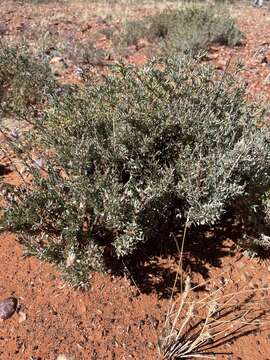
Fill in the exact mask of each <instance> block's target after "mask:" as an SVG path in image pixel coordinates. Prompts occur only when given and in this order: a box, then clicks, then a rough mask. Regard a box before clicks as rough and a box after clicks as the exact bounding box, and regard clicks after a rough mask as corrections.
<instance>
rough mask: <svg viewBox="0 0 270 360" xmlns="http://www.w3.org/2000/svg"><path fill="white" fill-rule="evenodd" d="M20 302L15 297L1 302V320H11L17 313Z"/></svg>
mask: <svg viewBox="0 0 270 360" xmlns="http://www.w3.org/2000/svg"><path fill="white" fill-rule="evenodd" d="M17 304H18V301H17V299H16V298H14V297H9V298H6V299H5V300H3V301H1V302H0V318H1V319H2V320H7V319H9V318H10V317H11V316H12V315H13V314H14V313H15V311H16V308H17Z"/></svg>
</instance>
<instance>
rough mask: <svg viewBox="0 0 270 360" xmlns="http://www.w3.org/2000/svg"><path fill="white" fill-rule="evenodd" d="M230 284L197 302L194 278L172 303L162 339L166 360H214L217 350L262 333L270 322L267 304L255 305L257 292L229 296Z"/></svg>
mask: <svg viewBox="0 0 270 360" xmlns="http://www.w3.org/2000/svg"><path fill="white" fill-rule="evenodd" d="M226 284H227V283H225V284H224V286H221V287H220V288H218V289H217V290H214V291H212V292H210V293H209V294H208V295H206V296H205V297H203V298H200V299H196V298H194V290H196V288H197V286H196V287H193V288H192V286H191V282H190V278H189V277H187V279H186V281H185V286H184V291H183V293H182V295H181V296H180V297H179V299H177V300H176V301H172V302H171V305H170V308H169V310H168V313H167V314H166V320H165V323H164V326H163V329H162V333H161V336H160V338H159V344H158V345H159V346H158V348H159V354H160V356H161V357H162V358H163V359H167V360H176V359H191V358H200V359H201V358H205V359H214V358H215V354H216V351H217V348H218V347H219V346H221V345H223V344H225V343H228V342H231V341H234V340H236V339H237V338H239V337H242V336H244V335H248V334H250V333H253V332H256V331H258V330H259V329H260V328H261V326H262V325H264V324H265V323H266V322H267V320H266V315H267V311H266V310H265V309H264V307H263V303H256V302H255V301H253V298H254V296H255V291H262V290H264V291H267V289H265V288H264V289H256V290H253V289H248V288H243V289H242V290H239V291H237V292H235V293H227V294H226V287H227V286H226Z"/></svg>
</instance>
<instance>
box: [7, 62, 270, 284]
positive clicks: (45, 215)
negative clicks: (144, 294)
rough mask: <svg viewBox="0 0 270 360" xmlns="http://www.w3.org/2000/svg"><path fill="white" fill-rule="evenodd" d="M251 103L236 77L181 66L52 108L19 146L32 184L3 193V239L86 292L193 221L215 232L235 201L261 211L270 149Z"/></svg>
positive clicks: (95, 86) (117, 76) (60, 100)
mask: <svg viewBox="0 0 270 360" xmlns="http://www.w3.org/2000/svg"><path fill="white" fill-rule="evenodd" d="M0 73H2V72H0ZM245 98H246V96H245V89H244V87H242V86H241V85H239V83H238V81H236V80H234V78H233V77H232V76H230V75H226V74H225V75H223V77H222V78H220V79H219V78H218V76H217V74H216V73H215V71H214V70H213V69H212V68H211V67H203V66H201V65H200V64H199V63H198V62H197V61H194V60H189V59H188V58H182V59H180V58H179V57H177V58H171V59H166V60H162V61H157V62H153V63H150V64H148V65H146V66H145V67H143V68H142V69H137V68H136V67H133V66H128V67H124V66H118V67H117V68H116V69H115V72H114V73H113V74H111V75H110V76H107V77H105V78H104V79H103V80H102V81H98V82H94V81H91V82H89V83H87V84H86V86H85V88H83V89H77V91H76V92H75V91H73V92H71V93H69V94H66V95H63V96H61V97H59V96H56V95H54V96H52V98H51V100H50V104H49V106H48V107H47V109H46V110H45V111H44V113H43V116H42V117H40V116H39V117H34V118H33V119H32V120H31V122H32V130H31V131H30V132H29V133H28V134H27V136H28V137H27V138H25V139H24V141H23V142H22V143H20V144H19V145H16V146H14V148H15V150H16V148H19V150H20V154H19V155H20V157H21V158H23V159H24V161H25V164H26V167H27V169H28V171H29V173H31V174H32V177H33V180H32V185H31V186H28V185H26V186H21V187H9V188H6V189H5V193H6V197H7V199H8V201H9V206H8V207H7V208H6V209H5V211H4V217H3V218H2V220H1V221H2V225H1V228H2V229H10V230H14V231H16V232H18V233H19V234H20V239H21V241H23V243H24V244H25V245H26V246H27V248H28V251H29V253H30V254H36V255H38V256H40V257H41V258H43V259H47V260H50V261H54V262H56V263H58V264H59V266H60V268H61V269H62V270H63V272H64V274H65V277H66V278H67V279H69V281H71V282H72V284H74V285H76V286H84V285H85V284H86V283H87V279H88V274H89V271H90V270H92V269H100V270H106V269H108V267H109V262H108V261H109V260H110V259H111V258H122V257H125V256H129V255H130V254H131V253H132V252H133V251H134V250H135V249H137V248H138V246H143V244H144V243H145V242H147V241H148V240H151V239H155V241H160V231H161V230H162V229H164V228H165V229H166V227H169V226H170V225H171V224H172V223H174V224H175V225H176V226H178V227H179V228H181V226H182V224H183V222H185V221H186V218H187V214H188V218H189V221H190V222H191V223H192V224H196V225H200V224H215V222H217V221H218V220H219V219H220V217H221V216H222V215H223V214H224V213H226V210H227V209H228V208H229V207H232V206H234V203H235V201H236V199H243V200H244V201H246V207H247V208H249V207H251V206H253V205H254V204H253V203H250V202H249V201H248V199H249V197H248V196H247V195H248V194H249V193H253V192H254V189H255V188H256V193H258V194H262V192H263V191H264V190H265V188H266V187H267V186H269V180H270V171H269V169H270V167H269V163H270V159H269V150H270V149H269V147H270V145H269V144H270V142H269V129H268V128H267V127H258V126H257V124H258V123H262V122H263V119H264V110H263V109H262V110H261V109H260V108H259V107H258V106H256V105H254V104H248V103H247V102H246V99H245ZM29 144H31V148H33V149H37V151H38V154H39V156H42V159H41V158H39V159H38V160H37V161H35V162H34V161H33V160H32V159H31V154H30V153H29V150H28V149H29ZM11 145H12V144H11ZM40 154H41V155H40Z"/></svg>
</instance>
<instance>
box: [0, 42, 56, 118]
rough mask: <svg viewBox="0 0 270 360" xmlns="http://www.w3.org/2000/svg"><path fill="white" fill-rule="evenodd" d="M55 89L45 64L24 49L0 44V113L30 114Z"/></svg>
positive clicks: (20, 115)
mask: <svg viewBox="0 0 270 360" xmlns="http://www.w3.org/2000/svg"><path fill="white" fill-rule="evenodd" d="M55 87H56V86H55V82H54V80H53V76H52V73H51V70H50V67H49V65H48V64H47V63H45V62H41V61H38V59H35V58H34V57H33V56H31V54H30V53H29V51H28V50H27V49H19V48H15V47H14V48H13V47H7V46H6V45H4V44H0V112H2V113H3V114H5V113H8V114H10V113H12V114H13V115H14V114H17V115H19V117H25V116H29V114H30V112H31V113H32V115H33V113H36V112H37V110H38V107H42V106H43V105H44V103H45V102H46V100H47V95H48V94H49V93H51V92H52V91H53V89H55ZM32 115H31V116H32ZM29 119H30V118H29Z"/></svg>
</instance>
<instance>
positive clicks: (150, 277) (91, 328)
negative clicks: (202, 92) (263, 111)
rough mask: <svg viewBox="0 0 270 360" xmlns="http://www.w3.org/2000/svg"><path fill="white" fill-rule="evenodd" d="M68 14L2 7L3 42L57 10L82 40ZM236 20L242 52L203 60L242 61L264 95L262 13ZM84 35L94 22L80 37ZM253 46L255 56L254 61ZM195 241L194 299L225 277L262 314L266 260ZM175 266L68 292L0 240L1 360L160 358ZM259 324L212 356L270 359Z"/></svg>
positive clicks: (44, 268) (265, 24)
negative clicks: (13, 303)
mask: <svg viewBox="0 0 270 360" xmlns="http://www.w3.org/2000/svg"><path fill="white" fill-rule="evenodd" d="M1 6H2V5H1ZM77 6H79V5H77ZM74 7H75V8H76V5H73V6H72V7H69V6H68V5H66V6H65V10H63V7H61V6H53V5H50V4H48V5H43V6H34V5H32V6H30V5H24V6H23V5H14V4H11V3H8V4H7V6H6V7H5V6H4V7H2V8H1V9H0V15H1V17H0V20H1V22H4V23H5V24H6V25H7V28H8V35H7V36H8V37H10V39H11V38H12V36H13V37H16V34H17V32H18V31H21V30H20V29H21V28H22V27H27V24H29V23H30V22H33V21H37V22H38V21H39V19H40V17H41V16H43V17H44V18H46V16H47V17H50V16H53V17H54V18H57V19H58V20H57V21H58V23H59V25H57V26H59V27H63V26H64V25H63V24H64V20H63V11H65V12H67V15H68V18H69V22H67V21H66V23H65V26H66V27H68V28H72V27H73V26H75V27H76V31H77V33H78V34H79V35H78V36H79V37H80V36H81V35H82V34H83V32H84V33H85V30H84V31H83V29H84V28H83V26H85V24H87V23H88V22H89V23H91V24H92V23H93V19H92V18H91V21H90V20H89V21H88V19H87V18H84V19H83V21H79V20H78V19H79V18H80V17H79V16H78V13H79V10H78V11H77V12H76V11H74ZM78 9H81V8H78ZM148 12H149V9H148V8H142V10H141V12H140V11H139V10H138V9H137V8H135V10H134V13H135V14H137V13H138V14H141V13H143V14H144V13H148ZM48 14H49V15H48ZM72 14H75V15H72ZM76 14H77V15H76ZM235 14H236V15H237V18H238V22H239V24H240V26H241V28H242V30H243V31H244V32H245V33H246V37H247V38H246V45H245V46H243V47H239V48H235V49H228V48H225V47H221V48H213V49H212V51H211V54H210V58H211V57H212V61H213V62H214V63H215V64H216V65H217V66H218V67H220V68H224V66H225V64H226V61H227V60H228V59H229V58H230V57H231V56H233V57H235V58H237V57H241V58H242V60H243V62H244V64H245V67H246V69H245V73H244V80H248V81H249V84H248V86H249V89H250V92H251V93H252V94H255V93H256V92H257V91H258V94H262V95H264V96H266V97H270V80H269V81H268V80H267V78H268V76H270V75H269V74H270V32H269V26H270V12H269V11H268V10H266V9H260V10H258V9H253V8H251V7H248V6H246V7H243V8H237V9H236V10H235ZM60 15H61V16H60ZM60 17H61V19H60V20H59V18H60ZM93 26H94V25H93ZM91 28H92V25H91V26H89V27H88V28H87V31H90V30H91ZM268 44H269V49H268ZM258 49H261V53H260V54H257V55H256V51H257V50H258ZM262 53H263V54H262ZM144 54H145V53H144V49H142V50H139V51H138V52H137V53H136V54H134V55H133V56H132V58H131V59H130V60H131V61H133V62H136V63H139V64H141V63H142V62H143V61H144V59H145V55H144ZM3 162H5V164H8V163H9V160H8V159H7V158H5V159H3V158H2V159H1V163H3ZM0 181H5V182H9V183H10V182H12V183H16V182H17V181H18V178H17V176H16V174H15V173H14V172H10V173H5V174H2V175H1V177H0ZM2 204H3V202H2ZM201 241H203V242H201V245H198V248H196V253H194V252H193V253H192V254H188V253H187V254H186V257H185V258H184V264H185V270H186V272H189V273H191V274H192V281H193V282H195V283H199V282H202V281H204V280H205V279H210V285H209V286H206V288H205V289H204V290H202V291H200V292H198V296H204V295H205V294H207V293H209V291H211V289H215V286H219V283H218V282H219V281H220V280H219V279H220V274H221V273H223V277H224V278H225V280H226V281H228V286H227V288H226V292H228V293H229V292H234V291H237V290H239V288H241V287H242V286H245V287H246V288H248V289H259V290H257V291H256V292H255V293H254V294H255V295H254V299H253V300H252V301H253V302H254V301H259V302H260V303H261V304H263V307H265V308H266V309H267V308H270V297H269V296H270V292H269V291H268V289H267V288H268V287H269V286H270V267H269V262H268V261H264V262H258V261H257V260H256V259H250V258H247V257H245V256H243V254H242V253H241V252H240V250H239V249H238V247H237V246H236V245H235V242H234V238H233V235H230V234H228V233H225V232H223V234H222V235H220V236H218V235H216V234H214V233H212V234H211V233H210V235H209V236H207V237H205V238H204V239H201ZM178 261H179V257H178V255H177V254H176V255H175V254H172V255H170V256H169V255H167V256H165V255H160V256H154V257H152V258H151V259H149V260H148V261H145V262H144V264H142V266H141V268H140V270H139V271H138V273H137V274H135V275H134V278H133V280H134V281H132V279H130V278H129V279H128V278H127V277H114V276H105V275H102V274H98V273H96V274H93V275H92V276H91V279H90V288H89V290H87V291H85V292H81V291H75V290H73V289H71V288H70V287H69V286H68V285H66V284H65V283H64V282H63V281H62V280H61V277H60V275H59V273H58V271H57V270H56V268H55V267H54V266H52V265H50V264H46V263H44V262H40V261H39V260H38V259H36V258H29V257H28V258H24V257H23V248H22V246H21V245H20V244H18V242H16V238H15V235H13V234H10V233H4V234H2V235H1V236H0V274H1V279H0V301H1V300H2V299H4V298H6V297H9V296H15V297H16V298H17V299H18V301H19V305H20V311H21V313H22V314H23V316H22V315H19V314H17V313H15V315H14V316H13V317H11V319H9V320H6V321H4V322H2V323H0V359H1V360H11V359H12V360H14V359H22V360H30V359H32V360H34V359H35V360H37V359H40V360H56V359H57V356H59V355H60V354H65V355H66V356H67V357H71V358H73V359H76V360H77V359H83V360H84V359H87V360H88V359H89V360H103V359H104V360H105V359H108V360H109V359H110V360H112V359H115V360H128V359H137V360H143V359H145V360H152V359H153V360H154V359H158V353H157V334H158V333H159V332H160V330H161V327H162V323H163V321H164V316H165V314H166V309H167V308H168V306H169V297H170V293H171V290H172V285H173V279H174V277H175V271H176V269H177V264H178ZM135 284H136V285H135ZM252 306H253V305H252ZM254 306H255V305H254ZM267 320H268V321H269V320H270V317H269V316H268V318H266V319H265V321H266V322H265V326H264V327H263V328H262V329H261V330H260V331H258V332H252V333H251V334H250V335H248V336H247V335H245V336H240V337H239V338H237V339H235V340H233V341H230V342H228V343H227V344H224V345H222V346H220V347H219V348H218V349H216V351H217V352H218V353H220V354H219V355H217V359H218V360H219V359H232V360H269V359H270V346H269V344H270V323H269V326H268V322H267ZM222 353H223V354H222Z"/></svg>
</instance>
